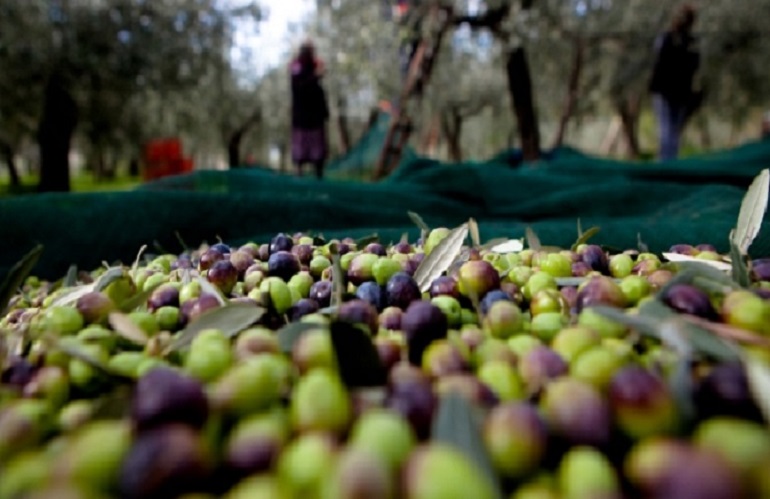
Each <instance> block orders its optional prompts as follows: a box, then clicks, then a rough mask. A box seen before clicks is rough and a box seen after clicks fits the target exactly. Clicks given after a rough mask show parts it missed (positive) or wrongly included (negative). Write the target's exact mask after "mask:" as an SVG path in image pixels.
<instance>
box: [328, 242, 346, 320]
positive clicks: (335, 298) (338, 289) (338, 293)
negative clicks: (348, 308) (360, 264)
mask: <svg viewBox="0 0 770 499" xmlns="http://www.w3.org/2000/svg"><path fill="white" fill-rule="evenodd" d="M344 295H345V272H344V271H343V270H342V262H341V261H340V255H339V253H338V252H337V247H336V246H334V252H333V253H332V296H331V300H330V302H329V306H332V307H335V306H339V305H341V304H342V299H343V297H344Z"/></svg>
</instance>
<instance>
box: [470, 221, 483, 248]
mask: <svg viewBox="0 0 770 499" xmlns="http://www.w3.org/2000/svg"><path fill="white" fill-rule="evenodd" d="M468 231H469V232H470V234H471V242H472V243H473V247H474V248H478V247H479V246H481V234H479V224H478V223H477V222H476V220H475V219H473V218H471V219H470V220H468Z"/></svg>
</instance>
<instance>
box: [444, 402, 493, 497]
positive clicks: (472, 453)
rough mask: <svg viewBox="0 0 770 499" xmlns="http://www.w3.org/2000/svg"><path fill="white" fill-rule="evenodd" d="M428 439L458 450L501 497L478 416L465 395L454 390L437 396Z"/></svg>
mask: <svg viewBox="0 0 770 499" xmlns="http://www.w3.org/2000/svg"><path fill="white" fill-rule="evenodd" d="M431 440H432V441H435V442H441V443H444V444H447V445H450V446H452V447H454V448H455V449H456V450H458V451H459V452H461V453H462V454H463V455H464V456H465V457H466V458H467V459H469V460H470V461H471V463H473V465H474V466H475V467H476V468H477V469H478V470H479V471H480V472H481V473H483V474H484V476H485V477H486V479H487V480H489V483H490V485H491V486H492V488H493V489H495V491H496V495H497V497H498V498H502V497H503V493H502V490H501V486H500V482H499V481H498V478H497V474H496V473H495V470H494V467H493V465H492V460H491V459H490V457H489V454H488V452H487V449H486V447H485V445H484V439H483V435H482V431H481V424H480V415H479V414H478V412H477V409H476V408H475V407H474V406H472V405H471V404H470V402H469V401H468V399H467V398H465V397H464V396H463V395H461V394H460V393H457V392H456V391H450V392H448V393H446V394H444V395H442V396H441V397H440V399H439V406H438V409H437V411H436V416H435V419H434V421H433V426H432V431H431Z"/></svg>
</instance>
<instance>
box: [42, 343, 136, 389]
mask: <svg viewBox="0 0 770 499" xmlns="http://www.w3.org/2000/svg"><path fill="white" fill-rule="evenodd" d="M43 339H44V341H45V343H47V344H48V345H49V346H50V347H51V348H54V349H56V350H59V351H60V352H63V353H65V354H67V355H68V356H70V357H72V358H73V359H77V360H79V361H81V362H83V363H85V364H87V365H89V366H91V367H93V368H94V369H96V370H97V371H99V372H100V373H102V374H105V375H107V376H109V377H110V378H112V379H114V380H116V381H122V382H125V383H133V382H134V379H133V378H131V377H130V376H126V375H124V374H120V373H118V372H115V371H114V370H112V369H111V368H110V367H109V366H108V365H107V364H105V363H104V362H102V361H101V360H99V359H97V358H96V357H94V356H93V355H91V354H89V353H88V352H85V351H84V350H83V349H82V348H81V347H80V345H79V344H78V343H77V340H76V339H75V338H74V337H71V336H70V337H64V338H58V337H56V336H53V335H47V336H45V337H44V338H43Z"/></svg>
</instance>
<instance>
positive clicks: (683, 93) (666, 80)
mask: <svg viewBox="0 0 770 499" xmlns="http://www.w3.org/2000/svg"><path fill="white" fill-rule="evenodd" d="M695 19H696V11H695V7H693V6H692V5H691V4H684V5H683V6H681V7H680V8H679V9H678V10H677V12H676V13H675V15H674V17H673V19H672V21H671V26H670V27H669V29H668V30H667V31H666V32H664V33H662V34H660V35H659V36H658V37H657V39H656V41H655V50H656V59H655V65H654V67H653V72H652V79H651V80H650V87H649V90H650V92H651V93H652V103H653V108H654V111H655V115H656V116H657V120H658V128H659V140H660V149H659V152H658V156H659V159H661V160H669V159H675V158H676V157H677V156H678V155H679V146H680V138H681V136H682V131H683V130H684V126H685V124H686V123H687V120H688V119H689V117H690V116H691V115H692V114H693V113H694V111H695V110H696V109H697V108H698V106H699V105H700V103H701V101H702V98H703V94H702V92H700V91H696V90H695V89H694V88H693V83H694V81H695V74H696V73H697V71H698V68H699V66H700V54H699V51H698V48H697V45H696V44H697V40H696V38H695V37H694V36H693V34H692V28H693V25H694V24H695Z"/></svg>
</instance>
